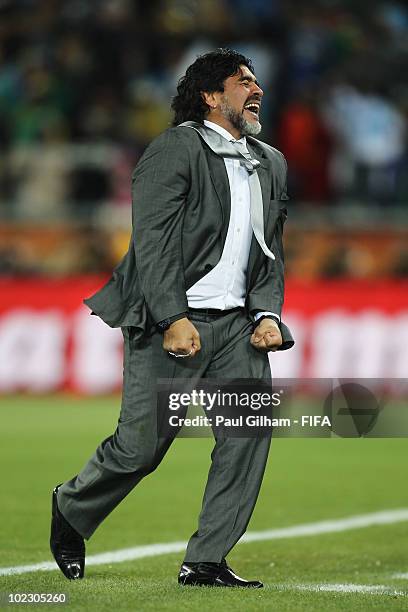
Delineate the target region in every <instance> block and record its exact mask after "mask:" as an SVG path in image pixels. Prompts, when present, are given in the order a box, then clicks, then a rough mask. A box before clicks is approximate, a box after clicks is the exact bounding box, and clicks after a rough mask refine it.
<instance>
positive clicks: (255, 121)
mask: <svg viewBox="0 0 408 612" xmlns="http://www.w3.org/2000/svg"><path fill="white" fill-rule="evenodd" d="M216 95H217V97H218V98H219V104H218V107H217V111H218V112H219V113H220V114H221V116H222V118H223V119H224V120H225V121H226V122H228V123H229V124H230V125H231V127H232V128H233V131H234V132H239V134H240V135H242V136H245V135H247V136H256V135H257V134H259V132H260V131H261V124H260V123H259V113H260V108H261V100H262V96H263V91H262V89H261V88H260V87H259V85H258V83H257V81H256V78H255V75H254V74H252V72H251V71H250V70H249V68H247V67H246V66H240V70H239V72H238V74H235V75H233V76H230V77H228V78H227V79H225V81H224V91H223V92H222V93H217V94H216ZM208 119H210V120H211V118H210V117H208ZM227 129H228V128H227ZM230 131H231V130H230Z"/></svg>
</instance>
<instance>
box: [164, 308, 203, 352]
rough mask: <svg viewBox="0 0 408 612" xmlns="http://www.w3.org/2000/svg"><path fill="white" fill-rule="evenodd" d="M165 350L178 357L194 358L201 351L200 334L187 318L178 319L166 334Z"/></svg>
mask: <svg viewBox="0 0 408 612" xmlns="http://www.w3.org/2000/svg"><path fill="white" fill-rule="evenodd" d="M163 348H164V350H165V351H171V352H172V353H175V354H176V355H186V356H187V355H188V356H189V357H194V355H195V354H196V353H198V351H199V350H200V349H201V342H200V334H199V333H198V331H197V329H196V328H195V327H194V325H193V324H192V323H191V321H190V320H189V319H187V317H183V319H178V320H177V321H174V323H172V324H171V325H170V327H169V328H168V329H166V331H165V332H164V337H163Z"/></svg>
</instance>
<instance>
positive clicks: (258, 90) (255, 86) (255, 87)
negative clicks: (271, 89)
mask: <svg viewBox="0 0 408 612" xmlns="http://www.w3.org/2000/svg"><path fill="white" fill-rule="evenodd" d="M252 93H254V94H256V95H257V96H259V97H260V98H262V96H263V95H264V92H263V91H262V89H261V88H260V87H259V85H258V84H257V83H253V89H252Z"/></svg>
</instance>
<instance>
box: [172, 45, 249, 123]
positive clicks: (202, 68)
mask: <svg viewBox="0 0 408 612" xmlns="http://www.w3.org/2000/svg"><path fill="white" fill-rule="evenodd" d="M242 65H243V66H246V67H247V68H249V70H250V71H251V72H254V69H253V66H252V63H251V60H250V59H248V58H247V57H245V56H244V55H241V54H240V53H237V52H236V51H233V50H232V49H216V50H215V51H211V52H210V53H206V54H205V55H200V56H199V57H198V58H197V59H196V61H195V62H194V64H191V66H189V67H188V68H187V71H186V74H185V75H184V76H183V77H182V78H181V79H180V80H179V82H178V86H177V95H176V96H175V97H174V98H173V101H172V104H171V108H172V109H173V111H174V120H173V125H174V126H175V125H179V124H180V123H183V122H184V121H198V122H199V123H202V122H203V121H204V119H205V117H206V115H207V113H208V110H209V108H208V105H207V104H206V103H205V101H204V99H203V97H202V92H203V91H206V92H209V93H212V92H214V91H224V81H225V79H227V78H228V77H230V76H233V75H234V74H237V73H238V71H239V67H240V66H242Z"/></svg>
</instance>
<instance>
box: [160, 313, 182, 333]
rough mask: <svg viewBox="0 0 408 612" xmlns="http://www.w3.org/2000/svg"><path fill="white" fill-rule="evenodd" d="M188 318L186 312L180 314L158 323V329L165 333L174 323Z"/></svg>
mask: <svg viewBox="0 0 408 612" xmlns="http://www.w3.org/2000/svg"><path fill="white" fill-rule="evenodd" d="M186 316H187V313H186V312H180V314H177V315H173V316H172V317H168V318H167V319H163V321H159V322H158V323H156V327H157V329H158V330H159V331H161V332H165V331H166V329H169V327H170V325H171V324H172V323H174V321H178V320H179V319H184V317H186Z"/></svg>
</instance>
